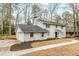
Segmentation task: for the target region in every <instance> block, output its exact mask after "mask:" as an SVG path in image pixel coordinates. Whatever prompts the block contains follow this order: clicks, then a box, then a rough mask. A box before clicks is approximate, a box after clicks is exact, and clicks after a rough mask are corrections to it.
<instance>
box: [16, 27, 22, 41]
mask: <svg viewBox="0 0 79 59" xmlns="http://www.w3.org/2000/svg"><path fill="white" fill-rule="evenodd" d="M16 39H17V40H19V41H22V42H24V33H23V32H22V31H21V29H20V28H19V27H18V29H17V32H16Z"/></svg>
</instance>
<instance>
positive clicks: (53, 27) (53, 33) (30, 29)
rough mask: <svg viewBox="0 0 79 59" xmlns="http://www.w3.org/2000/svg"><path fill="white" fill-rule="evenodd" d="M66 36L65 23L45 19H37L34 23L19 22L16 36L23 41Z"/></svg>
mask: <svg viewBox="0 0 79 59" xmlns="http://www.w3.org/2000/svg"><path fill="white" fill-rule="evenodd" d="M65 36H66V30H65V25H64V24H60V23H56V22H51V21H43V20H35V22H34V24H33V25H25V24H19V25H18V29H17V33H16V38H17V39H18V40H20V41H22V42H24V41H34V40H45V39H48V38H62V37H65Z"/></svg>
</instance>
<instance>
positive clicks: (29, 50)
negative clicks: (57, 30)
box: [0, 40, 79, 56]
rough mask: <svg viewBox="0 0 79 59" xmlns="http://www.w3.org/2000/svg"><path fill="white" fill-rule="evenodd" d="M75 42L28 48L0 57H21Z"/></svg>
mask: <svg viewBox="0 0 79 59" xmlns="http://www.w3.org/2000/svg"><path fill="white" fill-rule="evenodd" d="M77 42H79V41H78V40H72V41H71V42H65V43H58V44H51V45H46V46H41V47H36V48H30V49H25V50H20V51H4V52H0V56H17V55H23V54H27V53H31V52H34V51H40V50H45V49H50V48H55V47H60V46H64V45H69V44H74V43H77Z"/></svg>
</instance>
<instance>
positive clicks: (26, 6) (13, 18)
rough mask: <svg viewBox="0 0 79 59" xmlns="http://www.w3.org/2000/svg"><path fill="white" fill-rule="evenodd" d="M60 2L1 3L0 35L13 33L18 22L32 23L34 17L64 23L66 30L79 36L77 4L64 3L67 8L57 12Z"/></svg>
mask: <svg viewBox="0 0 79 59" xmlns="http://www.w3.org/2000/svg"><path fill="white" fill-rule="evenodd" d="M60 5H61V3H48V4H47V5H46V6H45V7H43V6H44V5H42V4H38V3H1V4H0V35H15V34H16V30H17V26H18V24H20V23H25V24H33V23H34V22H35V18H38V20H39V19H41V20H46V21H54V22H58V23H64V24H66V30H68V29H69V28H70V30H69V31H73V32H74V34H75V36H79V17H78V16H79V4H77V3H66V5H67V8H68V10H66V11H65V12H63V13H61V14H58V13H57V11H58V8H59V6H60Z"/></svg>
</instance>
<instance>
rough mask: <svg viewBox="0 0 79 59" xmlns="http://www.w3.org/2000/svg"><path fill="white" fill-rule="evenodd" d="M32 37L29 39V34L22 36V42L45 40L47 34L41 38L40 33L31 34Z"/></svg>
mask: <svg viewBox="0 0 79 59" xmlns="http://www.w3.org/2000/svg"><path fill="white" fill-rule="evenodd" d="M33 35H34V36H33V37H30V33H25V34H24V41H35V40H45V39H46V38H47V33H44V37H42V36H41V35H42V33H33Z"/></svg>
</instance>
